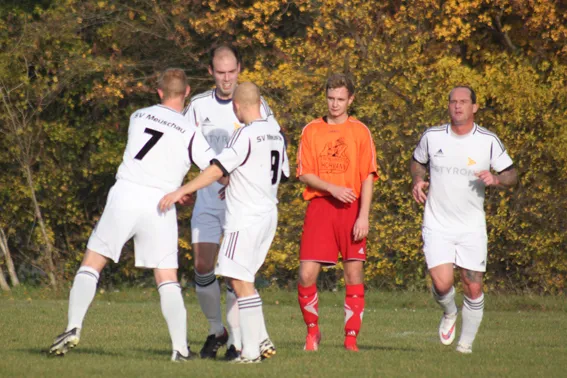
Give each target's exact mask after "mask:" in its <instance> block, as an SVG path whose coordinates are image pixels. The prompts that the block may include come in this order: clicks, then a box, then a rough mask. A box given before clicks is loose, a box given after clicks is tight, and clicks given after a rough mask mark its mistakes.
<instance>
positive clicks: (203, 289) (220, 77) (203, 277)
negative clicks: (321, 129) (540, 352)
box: [185, 45, 272, 359]
mask: <svg viewBox="0 0 567 378" xmlns="http://www.w3.org/2000/svg"><path fill="white" fill-rule="evenodd" d="M209 73H210V74H211V75H212V76H213V78H214V80H215V84H216V87H215V88H214V89H212V90H209V91H206V92H204V93H201V94H199V95H197V96H194V97H193V98H192V99H191V103H190V104H189V106H188V107H187V108H186V110H185V116H186V117H187V119H188V120H189V121H190V123H191V124H192V125H194V126H195V127H197V128H198V129H199V130H200V131H201V133H202V134H203V135H204V136H205V138H206V139H207V141H208V142H209V145H210V146H211V147H212V148H213V150H214V151H215V152H216V153H217V154H218V153H220V152H221V151H222V150H223V148H224V147H225V146H226V144H227V142H228V140H229V138H230V136H231V135H232V133H233V132H234V131H235V130H236V129H238V128H239V127H241V126H242V125H241V123H240V122H239V121H238V119H237V118H236V116H235V114H234V112H233V110H232V96H233V93H234V90H235V89H236V86H237V83H238V74H239V73H240V55H239V53H238V50H236V48H234V47H233V46H230V45H220V46H216V47H213V48H212V49H211V50H210V53H209ZM260 111H261V114H262V117H263V118H266V117H267V116H269V115H271V114H272V111H271V109H270V108H269V107H268V105H267V104H266V102H265V101H264V100H263V99H261V107H260ZM220 188H221V185H220V184H218V183H213V184H212V185H210V186H209V187H206V188H204V189H202V190H199V191H198V193H197V202H196V203H195V207H194V209H193V216H192V218H191V239H192V243H193V253H194V261H195V262H194V264H195V265H194V269H195V284H196V292H197V298H198V299H199V304H200V306H201V309H202V311H203V313H204V314H205V316H206V318H207V320H208V321H209V335H208V337H207V340H206V341H205V344H204V345H203V348H202V349H201V352H200V354H201V358H215V357H216V355H217V351H218V349H219V348H220V347H221V346H223V345H225V344H226V343H227V341H228V345H229V348H228V349H227V351H226V355H225V357H226V358H227V359H234V358H237V357H238V353H239V351H240V350H241V349H242V345H240V341H239V340H240V335H239V333H240V325H239V317H238V306H237V305H236V296H235V294H234V291H233V290H232V289H231V288H230V286H228V285H227V293H226V318H227V325H228V330H229V332H228V334H227V331H226V329H225V328H224V325H223V323H222V316H221V307H220V287H219V284H218V281H217V280H216V276H215V274H214V268H215V261H216V258H217V254H218V249H219V242H220V238H221V235H222V230H223V225H224V222H225V215H224V214H225V202H224V201H222V200H220V199H219V196H218V192H219V189H220Z"/></svg>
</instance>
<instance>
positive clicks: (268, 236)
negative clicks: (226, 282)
mask: <svg viewBox="0 0 567 378" xmlns="http://www.w3.org/2000/svg"><path fill="white" fill-rule="evenodd" d="M277 224H278V212H277V210H276V209H274V211H272V212H271V213H270V214H269V215H267V216H266V217H264V218H263V219H262V220H261V221H260V222H258V223H256V224H254V225H253V226H250V227H248V228H245V229H243V230H239V231H234V232H226V233H225V234H224V239H223V241H222V245H221V248H220V251H219V258H218V261H217V266H216V269H215V274H217V275H220V276H224V277H230V278H235V279H237V280H241V281H246V282H254V277H255V275H256V273H257V272H258V270H259V269H260V268H261V267H262V264H264V260H265V259H266V256H267V254H268V251H269V250H270V246H271V245H272V241H273V240H274V236H275V234H276V228H277Z"/></svg>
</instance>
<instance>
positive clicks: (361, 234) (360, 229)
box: [352, 217, 368, 242]
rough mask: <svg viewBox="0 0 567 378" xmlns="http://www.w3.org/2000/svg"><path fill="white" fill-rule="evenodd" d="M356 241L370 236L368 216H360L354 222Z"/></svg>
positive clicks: (353, 232)
mask: <svg viewBox="0 0 567 378" xmlns="http://www.w3.org/2000/svg"><path fill="white" fill-rule="evenodd" d="M352 236H353V237H354V241H355V242H357V241H360V240H362V239H364V238H365V237H366V236H368V218H365V217H358V218H357V219H356V222H354V229H353V230H352Z"/></svg>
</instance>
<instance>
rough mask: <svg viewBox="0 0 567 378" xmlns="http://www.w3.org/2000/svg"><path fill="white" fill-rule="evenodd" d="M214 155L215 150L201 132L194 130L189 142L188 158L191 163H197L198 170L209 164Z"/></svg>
mask: <svg viewBox="0 0 567 378" xmlns="http://www.w3.org/2000/svg"><path fill="white" fill-rule="evenodd" d="M214 157H215V151H214V150H213V149H212V148H211V146H209V143H207V140H206V139H205V137H204V136H203V134H201V132H200V131H198V130H195V133H194V134H193V136H192V137H191V141H190V142H189V159H190V160H191V163H192V164H195V165H197V167H199V169H200V170H203V169H205V168H207V167H208V166H209V164H210V161H211V160H212V159H213V158H214Z"/></svg>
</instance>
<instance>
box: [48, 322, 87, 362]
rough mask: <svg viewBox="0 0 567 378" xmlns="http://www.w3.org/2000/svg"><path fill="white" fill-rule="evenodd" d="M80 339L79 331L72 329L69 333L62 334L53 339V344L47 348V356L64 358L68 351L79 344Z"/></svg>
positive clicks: (78, 329)
mask: <svg viewBox="0 0 567 378" xmlns="http://www.w3.org/2000/svg"><path fill="white" fill-rule="evenodd" d="M80 338H81V329H80V328H76V327H75V328H73V329H72V330H70V331H66V332H63V333H62V334H60V335H59V336H57V337H56V338H55V341H53V344H52V345H51V347H50V348H49V354H51V355H55V356H64V355H65V353H67V352H68V351H69V349H73V348H74V347H76V346H77V344H78V343H79V339H80Z"/></svg>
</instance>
